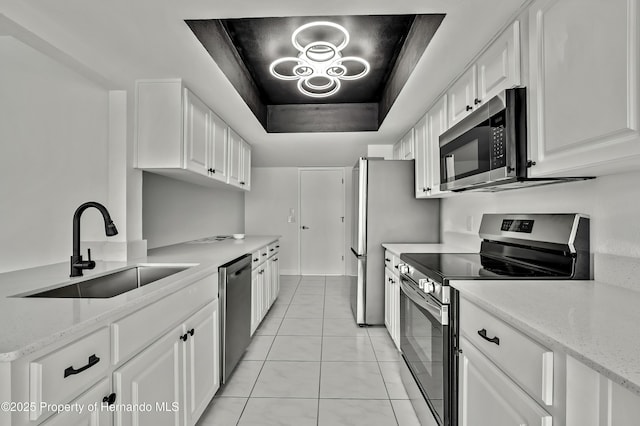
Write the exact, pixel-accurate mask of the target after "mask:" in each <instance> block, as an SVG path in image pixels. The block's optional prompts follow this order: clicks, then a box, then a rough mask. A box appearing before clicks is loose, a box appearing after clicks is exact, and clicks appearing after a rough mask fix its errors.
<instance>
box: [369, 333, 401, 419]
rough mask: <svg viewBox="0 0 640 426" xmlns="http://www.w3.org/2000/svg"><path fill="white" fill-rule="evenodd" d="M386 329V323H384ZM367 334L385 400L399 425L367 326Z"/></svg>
mask: <svg viewBox="0 0 640 426" xmlns="http://www.w3.org/2000/svg"><path fill="white" fill-rule="evenodd" d="M385 329H386V325H385ZM367 336H369V342H370V343H371V347H372V348H373V356H374V357H375V358H376V364H377V365H378V371H380V377H381V378H382V384H383V385H384V390H385V392H387V401H389V405H390V406H391V412H392V413H393V417H394V418H395V419H396V424H397V425H400V421H399V420H398V416H397V415H396V410H395V409H394V408H393V404H392V403H391V394H389V388H388V387H387V381H386V380H385V379H384V374H382V367H381V366H380V360H379V359H378V354H377V353H376V349H375V346H374V345H373V340H371V334H369V329H368V328H367Z"/></svg>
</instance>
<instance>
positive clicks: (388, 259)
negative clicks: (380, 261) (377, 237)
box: [384, 250, 394, 271]
mask: <svg viewBox="0 0 640 426" xmlns="http://www.w3.org/2000/svg"><path fill="white" fill-rule="evenodd" d="M393 257H394V256H393V254H391V252H390V251H389V250H385V252H384V266H385V267H386V268H389V270H390V271H391V270H392V269H393Z"/></svg>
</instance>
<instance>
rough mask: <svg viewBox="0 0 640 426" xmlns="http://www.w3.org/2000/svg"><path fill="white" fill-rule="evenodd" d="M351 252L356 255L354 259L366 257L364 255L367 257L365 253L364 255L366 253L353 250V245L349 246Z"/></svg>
mask: <svg viewBox="0 0 640 426" xmlns="http://www.w3.org/2000/svg"><path fill="white" fill-rule="evenodd" d="M351 253H353V255H354V256H355V257H356V259H364V258H366V257H367V255H366V254H358V252H357V251H355V250H354V249H353V247H351Z"/></svg>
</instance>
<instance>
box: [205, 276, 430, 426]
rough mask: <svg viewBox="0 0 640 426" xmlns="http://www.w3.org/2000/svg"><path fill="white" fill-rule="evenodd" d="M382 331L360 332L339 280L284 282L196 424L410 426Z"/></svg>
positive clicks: (394, 357)
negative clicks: (239, 356)
mask: <svg viewBox="0 0 640 426" xmlns="http://www.w3.org/2000/svg"><path fill="white" fill-rule="evenodd" d="M400 361H401V359H400V357H399V355H398V352H397V351H396V349H395V346H394V345H393V342H392V341H391V338H390V337H389V334H388V333H387V331H386V329H385V328H384V327H369V328H360V327H358V326H357V325H356V324H355V323H354V320H353V316H352V314H351V308H350V306H349V287H348V283H347V281H346V279H345V278H344V277H326V278H325V277H323V276H319V277H309V276H305V277H297V276H282V277H281V286H280V295H279V297H278V300H277V301H276V303H275V304H274V305H273V306H272V308H271V310H270V311H269V313H268V314H267V316H266V317H265V319H264V320H263V322H262V324H261V325H260V328H259V329H258V330H256V334H255V335H254V337H253V340H252V342H251V345H250V346H249V348H248V349H247V352H246V353H245V355H244V357H243V359H242V360H241V361H240V363H239V364H238V367H237V368H236V370H235V372H234V373H233V376H232V377H231V379H230V380H229V382H228V383H227V384H226V385H225V386H224V388H222V389H220V391H219V392H218V394H217V395H216V397H215V398H214V399H213V401H212V402H211V404H210V405H209V408H208V409H207V411H206V412H205V413H204V415H203V416H202V418H201V419H200V421H199V422H198V426H232V425H239V426H248V425H256V426H271V425H292V426H293V425H295V426H306V425H309V426H312V425H313V426H316V425H320V426H341V425H345V426H347V425H349V426H351V425H354V426H355V425H363V426H364V425H366V426H393V425H399V426H414V425H419V424H420V423H419V422H418V419H417V418H416V415H415V413H414V411H413V408H412V407H411V402H409V400H408V399H407V394H406V392H405V390H404V387H403V385H402V382H401V381H400V375H399V362H400Z"/></svg>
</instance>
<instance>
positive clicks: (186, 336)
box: [180, 333, 189, 342]
mask: <svg viewBox="0 0 640 426" xmlns="http://www.w3.org/2000/svg"><path fill="white" fill-rule="evenodd" d="M188 338H189V333H185V334H183V335H182V336H180V340H182V341H183V342H186V341H187V339H188Z"/></svg>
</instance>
